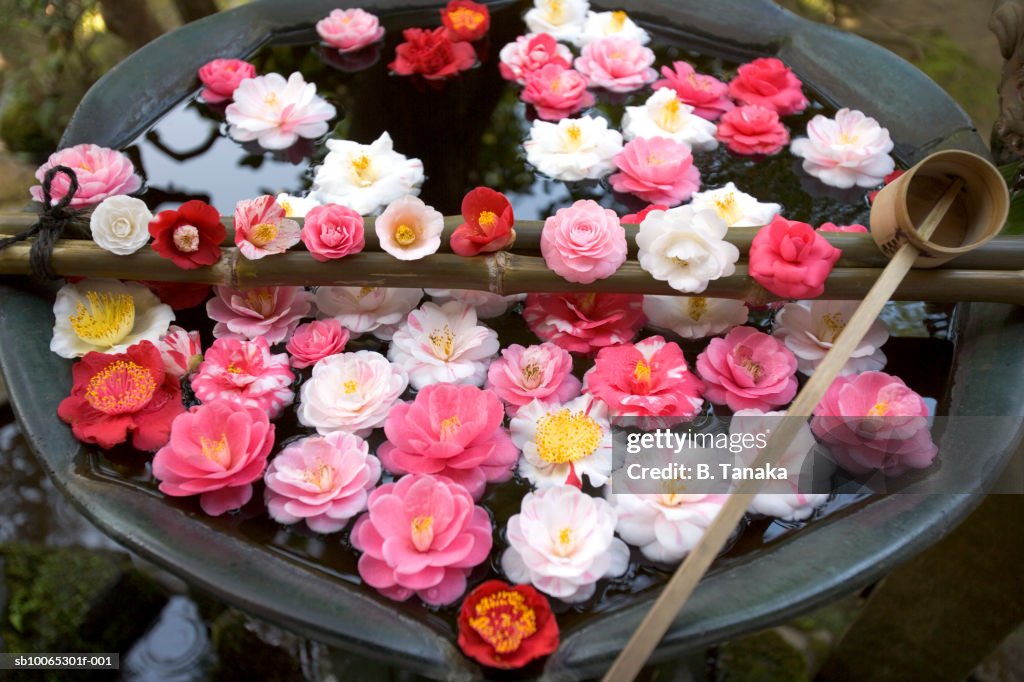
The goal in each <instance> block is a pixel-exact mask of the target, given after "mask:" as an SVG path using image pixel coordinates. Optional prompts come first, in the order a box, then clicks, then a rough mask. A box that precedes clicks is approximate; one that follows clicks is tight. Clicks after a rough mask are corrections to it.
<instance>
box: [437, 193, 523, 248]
mask: <svg viewBox="0 0 1024 682" xmlns="http://www.w3.org/2000/svg"><path fill="white" fill-rule="evenodd" d="M462 218H463V219H464V220H465V221H466V222H464V223H463V224H461V225H459V226H458V227H457V228H455V231H454V232H453V233H452V240H451V245H452V251H453V252H455V253H456V254H458V255H460V256H475V255H477V254H479V253H492V252H494V251H501V250H502V249H504V248H505V247H506V246H508V245H509V244H511V243H512V241H513V240H514V239H515V237H516V233H515V230H513V229H512V225H513V224H514V222H515V216H514V215H513V214H512V204H511V203H509V200H508V198H506V197H505V195H504V194H502V193H501V192H496V191H494V190H493V189H490V188H489V187H477V188H476V189H474V190H470V191H469V192H468V193H467V194H466V196H465V197H463V199H462Z"/></svg>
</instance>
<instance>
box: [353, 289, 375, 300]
mask: <svg viewBox="0 0 1024 682" xmlns="http://www.w3.org/2000/svg"><path fill="white" fill-rule="evenodd" d="M375 291H377V287H363V288H362V289H360V290H359V293H358V294H356V298H365V297H366V296H369V295H370V294H372V293H373V292H375Z"/></svg>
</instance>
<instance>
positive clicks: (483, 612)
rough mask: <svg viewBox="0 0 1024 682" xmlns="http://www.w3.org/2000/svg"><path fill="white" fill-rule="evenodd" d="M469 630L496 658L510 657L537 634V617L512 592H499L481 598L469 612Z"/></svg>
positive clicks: (518, 594)
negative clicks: (470, 613)
mask: <svg viewBox="0 0 1024 682" xmlns="http://www.w3.org/2000/svg"><path fill="white" fill-rule="evenodd" d="M469 626H470V627H471V628H473V630H475V631H476V633H477V634H478V635H480V637H481V638H482V639H483V640H484V641H485V642H487V643H488V644H490V645H491V647H492V648H493V649H494V651H495V653H497V654H510V653H513V652H515V651H517V650H518V649H519V647H520V646H522V643H523V640H524V639H526V638H528V637H530V636H532V635H533V634H535V633H536V632H537V614H536V613H535V612H534V610H533V609H531V608H530V607H529V605H527V603H526V598H525V597H524V596H523V595H522V594H521V593H519V592H516V591H514V590H500V591H498V592H495V593H494V594H489V595H487V596H486V597H483V598H482V599H481V600H480V601H478V602H477V603H476V606H475V607H474V608H473V614H472V615H471V616H470V618H469Z"/></svg>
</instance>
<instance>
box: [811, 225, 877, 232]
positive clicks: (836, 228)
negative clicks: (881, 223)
mask: <svg viewBox="0 0 1024 682" xmlns="http://www.w3.org/2000/svg"><path fill="white" fill-rule="evenodd" d="M818 232H859V233H861V234H867V233H868V232H870V230H868V228H866V227H864V226H863V225H861V224H859V223H854V224H853V225H836V224H835V223H822V224H821V225H819V226H818Z"/></svg>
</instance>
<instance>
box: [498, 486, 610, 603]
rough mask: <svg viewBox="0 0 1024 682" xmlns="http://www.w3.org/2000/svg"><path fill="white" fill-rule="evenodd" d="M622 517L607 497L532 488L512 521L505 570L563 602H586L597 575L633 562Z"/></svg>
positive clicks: (557, 488)
mask: <svg viewBox="0 0 1024 682" xmlns="http://www.w3.org/2000/svg"><path fill="white" fill-rule="evenodd" d="M617 520H618V517H617V515H616V514H615V509H613V508H612V506H611V505H610V504H608V502H607V501H605V500H603V499H601V498H599V497H591V496H590V495H587V494H586V493H583V492H581V491H580V490H578V489H576V488H574V487H572V486H566V485H560V486H555V487H553V488H547V489H544V490H538V491H537V492H532V493H527V494H526V496H525V497H523V502H522V507H521V511H520V513H518V514H515V515H513V516H512V518H510V519H509V520H508V543H509V548H508V549H507V550H505V553H504V554H502V555H501V570H503V571H504V572H505V575H507V576H508V578H509V580H511V581H512V582H515V583H532V584H533V586H534V587H536V588H537V589H538V590H540V591H541V592H544V593H545V594H549V595H551V596H552V597H555V598H557V599H561V600H562V601H566V602H569V603H571V604H575V603H579V602H582V601H586V600H587V599H589V598H590V597H591V596H592V595H593V594H594V588H595V586H596V584H597V581H598V580H601V579H602V578H612V577H616V576H620V575H622V574H623V573H625V572H626V569H627V568H628V567H629V548H628V547H626V543H624V542H623V541H622V540H620V539H618V538H617V537H615V524H616V522H617Z"/></svg>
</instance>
